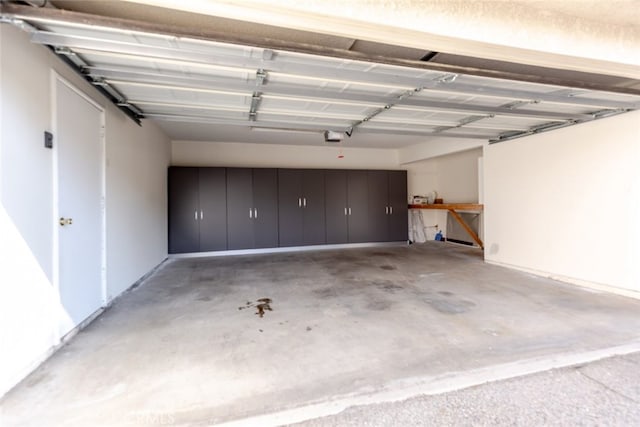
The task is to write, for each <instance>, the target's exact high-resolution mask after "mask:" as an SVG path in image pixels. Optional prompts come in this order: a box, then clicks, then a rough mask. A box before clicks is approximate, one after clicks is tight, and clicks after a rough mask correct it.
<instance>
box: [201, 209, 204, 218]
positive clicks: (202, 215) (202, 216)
mask: <svg viewBox="0 0 640 427" xmlns="http://www.w3.org/2000/svg"><path fill="white" fill-rule="evenodd" d="M202 218H204V214H203V213H202V209H200V219H202Z"/></svg>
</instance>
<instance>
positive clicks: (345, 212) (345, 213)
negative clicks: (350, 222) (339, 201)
mask: <svg viewBox="0 0 640 427" xmlns="http://www.w3.org/2000/svg"><path fill="white" fill-rule="evenodd" d="M344 215H345V216H347V215H348V214H347V208H344Z"/></svg>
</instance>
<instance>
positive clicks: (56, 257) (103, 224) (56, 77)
mask: <svg viewBox="0 0 640 427" xmlns="http://www.w3.org/2000/svg"><path fill="white" fill-rule="evenodd" d="M58 82H60V83H62V84H64V85H65V86H67V87H68V88H69V89H71V90H72V91H73V92H75V93H76V94H77V95H78V96H80V97H81V98H83V99H84V100H85V101H87V102H88V103H89V104H91V105H92V106H94V107H95V108H96V109H97V110H98V111H99V112H100V126H101V129H100V159H99V163H100V171H99V173H100V216H101V218H100V228H101V230H100V240H101V242H100V289H101V302H102V307H104V306H106V304H107V251H106V247H107V246H106V244H107V216H106V203H105V201H106V143H105V137H106V133H105V109H104V107H103V106H102V105H100V104H98V103H97V102H96V101H94V100H93V99H92V98H90V97H89V96H88V95H87V94H85V93H84V92H82V91H81V90H80V89H78V88H77V87H76V86H75V85H74V84H73V83H71V82H70V81H69V80H67V79H65V78H64V77H62V76H61V75H60V74H58V73H57V72H56V71H55V70H51V131H52V133H53V153H52V154H53V165H52V166H53V167H52V175H53V176H52V180H51V181H52V183H53V205H52V206H53V218H52V222H53V230H54V231H53V250H52V255H53V263H52V265H53V286H54V289H55V291H56V295H57V298H58V301H59V303H60V304H62V298H61V294H60V250H59V249H60V224H59V223H58V221H59V218H60V206H59V203H58V196H59V194H60V191H59V190H60V188H59V179H58V176H59V157H58V156H59V154H58V147H59V145H58V144H57V141H56V137H57V135H58V125H57V117H58V111H57V104H58V93H57V92H58V91H57V83H58ZM92 318H93V316H90V317H89V318H88V319H89V320H90V319H92ZM81 325H82V324H81ZM81 325H79V326H81ZM76 329H77V327H76ZM58 334H59V337H58V338H62V335H63V334H62V332H61V331H60V330H58Z"/></svg>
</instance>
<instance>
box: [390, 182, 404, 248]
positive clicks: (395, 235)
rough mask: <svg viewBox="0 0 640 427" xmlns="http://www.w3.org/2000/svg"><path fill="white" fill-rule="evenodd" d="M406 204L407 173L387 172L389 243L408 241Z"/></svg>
mask: <svg viewBox="0 0 640 427" xmlns="http://www.w3.org/2000/svg"><path fill="white" fill-rule="evenodd" d="M407 203H408V200H407V171H389V206H390V207H391V215H389V240H390V241H407V240H408V239H409V231H408V228H409V225H408V221H409V218H408V216H409V213H408V209H407Z"/></svg>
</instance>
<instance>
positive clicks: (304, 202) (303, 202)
mask: <svg viewBox="0 0 640 427" xmlns="http://www.w3.org/2000/svg"><path fill="white" fill-rule="evenodd" d="M302 206H304V207H305V208H306V207H307V198H306V197H304V198H303V199H302Z"/></svg>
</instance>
